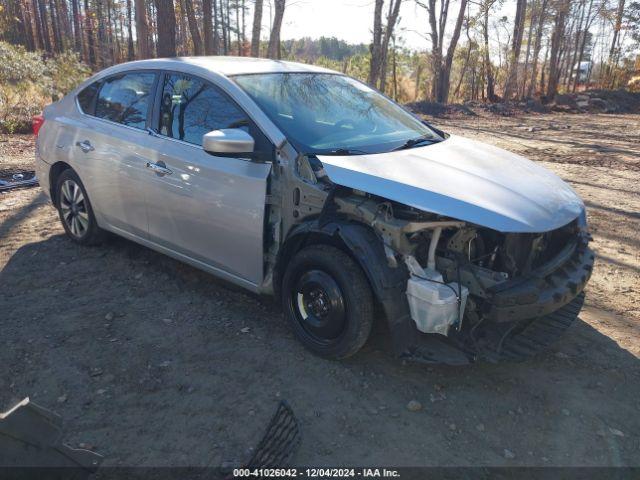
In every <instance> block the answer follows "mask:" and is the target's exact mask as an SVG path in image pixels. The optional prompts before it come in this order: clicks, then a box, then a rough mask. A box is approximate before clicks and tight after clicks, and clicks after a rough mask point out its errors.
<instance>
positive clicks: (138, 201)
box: [72, 71, 158, 238]
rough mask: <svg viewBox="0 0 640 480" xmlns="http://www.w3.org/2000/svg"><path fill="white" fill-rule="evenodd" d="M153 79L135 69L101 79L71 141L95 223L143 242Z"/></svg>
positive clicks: (152, 75)
mask: <svg viewBox="0 0 640 480" xmlns="http://www.w3.org/2000/svg"><path fill="white" fill-rule="evenodd" d="M157 77H158V74H157V73H156V72H153V71H138V72H126V73H121V74H117V75H114V76H110V77H107V78H106V79H104V80H102V81H100V83H99V85H98V91H97V96H96V98H95V100H94V102H93V104H87V106H86V110H85V112H84V113H85V115H82V116H81V119H80V122H79V123H78V128H77V131H76V132H75V135H74V136H75V138H74V141H73V142H72V148H73V149H74V153H73V158H74V163H75V164H76V165H78V170H79V174H80V177H81V179H82V181H83V183H84V184H85V187H86V189H87V192H88V194H89V198H90V200H91V203H92V205H93V206H94V210H95V211H96V215H97V217H98V223H99V224H101V226H103V227H107V228H110V229H112V230H115V231H118V232H120V233H129V234H132V235H135V236H137V237H142V238H146V237H147V230H148V225H147V211H146V202H145V197H144V188H143V182H144V181H145V180H146V179H147V168H146V164H147V161H148V157H149V155H150V154H151V153H152V151H151V150H150V149H149V146H148V137H149V134H148V132H147V130H146V128H147V123H148V121H149V117H150V114H151V106H152V104H153V98H154V93H155V90H154V89H155V84H156V81H157ZM78 100H79V102H80V101H82V98H81V95H80V96H79V98H78Z"/></svg>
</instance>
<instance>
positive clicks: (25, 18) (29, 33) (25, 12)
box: [18, 0, 38, 52]
mask: <svg viewBox="0 0 640 480" xmlns="http://www.w3.org/2000/svg"><path fill="white" fill-rule="evenodd" d="M18 6H19V7H20V9H21V10H22V30H23V32H24V39H25V42H26V43H25V45H26V47H27V49H28V50H29V51H30V52H33V51H34V50H37V48H38V47H37V45H38V42H37V40H36V36H35V35H34V34H33V24H34V22H33V21H32V16H31V9H30V8H29V1H28V0H24V1H23V0H21V1H20V2H19V3H18Z"/></svg>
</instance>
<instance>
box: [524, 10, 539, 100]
mask: <svg viewBox="0 0 640 480" xmlns="http://www.w3.org/2000/svg"><path fill="white" fill-rule="evenodd" d="M537 13H538V14H542V12H537ZM535 19H536V9H535V0H532V2H531V14H530V18H529V30H528V31H527V52H526V53H525V56H524V71H523V73H524V76H523V78H522V90H521V91H520V98H522V99H523V98H525V92H526V90H527V81H528V79H529V58H530V56H531V41H532V40H533V38H532V37H533V25H534V23H535Z"/></svg>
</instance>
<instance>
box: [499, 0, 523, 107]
mask: <svg viewBox="0 0 640 480" xmlns="http://www.w3.org/2000/svg"><path fill="white" fill-rule="evenodd" d="M526 11H527V0H517V6H516V18H515V20H514V22H513V38H512V44H511V57H510V60H509V65H508V68H509V71H508V73H507V81H506V83H505V86H504V98H505V99H510V98H511V96H512V95H513V92H514V90H515V87H516V84H517V82H518V60H519V58H520V50H521V48H522V37H523V33H524V20H525V16H526Z"/></svg>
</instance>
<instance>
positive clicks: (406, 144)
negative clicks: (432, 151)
mask: <svg viewBox="0 0 640 480" xmlns="http://www.w3.org/2000/svg"><path fill="white" fill-rule="evenodd" d="M440 141H441V140H438V139H436V138H433V137H432V136H431V135H422V136H420V137H416V138H410V139H409V140H407V141H406V142H404V143H403V144H402V145H400V146H399V147H396V148H394V149H393V150H391V151H392V152H395V151H397V150H404V149H407V148H411V147H415V146H416V145H418V144H420V143H425V142H429V143H438V142H440Z"/></svg>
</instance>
